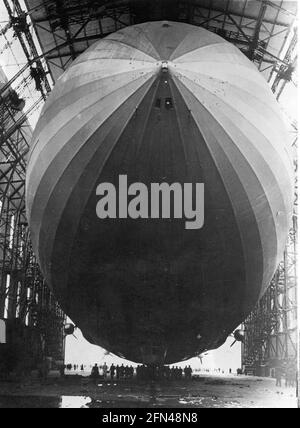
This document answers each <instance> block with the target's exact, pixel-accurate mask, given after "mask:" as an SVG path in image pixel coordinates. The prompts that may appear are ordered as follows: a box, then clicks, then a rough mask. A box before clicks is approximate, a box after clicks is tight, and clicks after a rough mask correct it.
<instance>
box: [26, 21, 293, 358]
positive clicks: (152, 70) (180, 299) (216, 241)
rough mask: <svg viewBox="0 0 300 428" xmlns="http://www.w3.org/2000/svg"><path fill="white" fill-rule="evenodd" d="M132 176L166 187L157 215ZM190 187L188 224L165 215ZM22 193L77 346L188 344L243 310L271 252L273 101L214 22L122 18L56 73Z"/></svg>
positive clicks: (278, 166) (208, 338) (279, 187)
mask: <svg viewBox="0 0 300 428" xmlns="http://www.w3.org/2000/svg"><path fill="white" fill-rule="evenodd" d="M120 177H121V178H122V180H123V181H121V182H120ZM125 179H126V183H127V185H126V186H125V187H124V186H123V188H122V189H120V186H121V185H122V183H123V184H124V182H125V181H124V180H125ZM120 183H121V184H120ZM137 183H138V186H137V187H139V186H142V185H143V186H145V187H143V188H144V189H148V190H151V188H152V187H151V186H153V185H154V184H156V185H164V186H165V189H167V187H166V186H167V185H168V186H169V189H170V192H169V195H168V193H165V194H164V197H168V196H169V201H170V210H169V214H170V215H169V216H163V215H156V216H155V215H154V216H153V215H150V214H151V212H150V211H151V197H152V196H150V193H148V198H149V200H148V205H146V206H145V205H143V210H142V209H141V206H140V207H139V206H138V205H139V203H138V201H137V200H136V198H138V197H140V205H141V204H142V199H143V198H142V197H141V194H138V192H136V193H135V192H134V190H133V189H137V187H136V184H137ZM103 184H104V188H102V187H101V185H103ZM188 184H190V185H192V186H194V187H193V191H191V192H190V197H194V200H195V198H196V197H197V190H195V189H197V187H196V185H197V184H201V185H202V187H201V189H202V196H203V198H202V199H201V200H202V205H203V207H204V208H203V207H202V208H203V209H204V211H203V215H204V218H203V222H199V224H201V227H197V228H196V227H195V228H186V227H185V224H186V221H187V219H186V218H185V216H184V215H182V216H181V217H180V215H177V216H176V215H175V209H174V205H172V203H173V202H174V200H175V193H176V192H175V190H174V189H175V188H176V189H180V188H181V189H185V187H184V186H185V185H188ZM99 186H100V187H99ZM105 186H107V188H106V191H105ZM139 188H140V189H141V187H139ZM99 189H100V190H99ZM109 189H110V190H111V192H112V194H111V195H113V196H114V200H113V202H111V199H109V198H110V197H108V194H109ZM114 189H115V192H114ZM130 189H131V191H130ZM120 195H123V196H122V198H121V197H120ZM181 196H182V199H181V200H180V199H178V201H179V202H178V201H177V202H178V203H179V205H180V204H181V203H182V208H183V205H184V195H183V194H182V195H181ZM105 197H106V198H107V201H106V202H105V203H103V204H102V209H103V210H102V214H101V210H100V209H99V210H98V208H99V203H100V204H101V201H102V202H103V198H105ZM124 198H125V199H124ZM134 199H135V210H134V212H135V213H136V215H135V216H134V215H131V216H130V215H129V208H130V203H132V201H133V200H134ZM161 199H163V198H161ZM124 200H125V203H124ZM159 200H160V199H159ZM180 201H181V202H180ZM156 202H158V201H156ZM163 203H164V202H163V201H161V204H162V205H163ZM193 203H194V202H193ZM26 204H27V217H28V222H29V226H30V231H31V239H32V245H33V248H34V251H35V254H36V255H37V258H38V260H39V264H40V268H41V271H42V273H43V275H44V277H45V280H46V282H47V284H48V285H49V287H50V288H51V289H52V290H53V292H54V293H55V296H56V297H57V299H58V301H59V302H60V304H61V307H62V308H63V310H64V311H65V313H66V314H67V315H68V316H69V317H70V318H71V319H72V320H73V321H74V323H76V326H77V327H78V328H80V329H81V331H82V332H83V335H84V337H85V338H86V339H87V340H88V341H89V342H90V343H92V344H95V345H99V346H101V347H103V348H105V349H106V350H108V351H109V352H111V353H113V354H115V355H117V356H120V357H122V358H126V359H128V360H131V361H134V362H137V363H144V364H171V363H175V362H179V361H184V360H187V359H189V358H192V357H194V356H198V355H200V354H202V353H203V352H205V351H207V350H210V349H215V348H218V347H220V346H221V345H222V344H223V343H224V342H225V341H226V339H227V337H228V335H229V334H230V333H231V332H232V331H233V330H234V329H235V328H236V327H237V326H239V325H240V323H241V322H243V320H245V318H246V317H247V316H248V314H249V313H250V312H251V310H252V309H253V307H254V306H255V304H256V303H257V301H258V300H259V298H260V297H261V296H262V295H263V294H264V292H265V290H266V288H267V287H268V285H269V283H270V281H271V279H272V277H273V275H274V272H275V271H276V268H277V266H278V264H279V262H280V260H281V257H282V255H283V251H284V246H285V242H286V238H287V234H288V230H289V226H290V218H291V213H292V205H293V167H292V156H291V153H290V149H289V137H288V134H287V131H286V128H285V124H284V120H283V117H282V114H281V111H280V109H279V106H278V104H277V101H276V100H275V98H274V96H273V94H272V92H271V90H270V88H269V86H268V84H267V83H266V81H265V79H264V78H263V77H262V75H261V74H260V73H259V72H258V70H257V69H256V67H255V66H254V64H253V63H251V62H250V61H249V60H248V58H247V57H246V56H245V55H244V54H243V53H242V52H240V51H239V50H238V49H237V48H236V47H235V46H234V45H232V44H230V43H229V42H227V41H225V40H224V39H223V38H221V37H219V36H218V35H216V34H214V33H212V32H209V31H207V30H205V29H203V28H199V27H196V26H192V25H188V24H185V23H178V22H169V21H159V22H150V23H144V24H139V25H134V26H131V27H127V28H124V29H122V30H120V31H117V32H115V33H113V34H111V35H109V36H108V37H106V38H104V39H102V40H99V41H97V42H96V43H95V44H93V45H92V46H91V47H90V48H89V49H88V50H87V51H85V52H84V53H83V54H82V55H81V56H79V57H78V58H77V59H76V60H75V61H74V62H73V64H72V65H71V66H70V67H69V68H68V70H67V71H66V72H65V73H64V74H63V75H62V76H61V78H60V79H59V80H58V81H57V83H56V85H55V87H54V89H53V91H52V93H51V95H50V96H49V98H48V100H47V102H46V103H45V106H44V108H43V110H42V113H41V116H40V118H39V121H38V123H37V126H36V129H35V131H34V135H33V138H32V143H31V151H30V155H29V161H28V168H27V179H26ZM111 204H112V205H111ZM149 205H150V207H149ZM97 207H98V208H97ZM147 207H148V211H147ZM172 207H173V208H172ZM177 209H179V208H178V206H177ZM105 210H106V211H107V215H106V216H105V215H103V211H104V212H105ZM142 211H143V213H144V214H143V215H142V214H141V212H142ZM154 211H155V210H154ZM161 211H162V209H161V207H158V210H156V214H159V213H161ZM179 211H180V209H179ZM99 212H100V214H99ZM97 213H98V214H99V215H97ZM139 213H140V215H139ZM109 214H111V215H109ZM183 214H184V213H183Z"/></svg>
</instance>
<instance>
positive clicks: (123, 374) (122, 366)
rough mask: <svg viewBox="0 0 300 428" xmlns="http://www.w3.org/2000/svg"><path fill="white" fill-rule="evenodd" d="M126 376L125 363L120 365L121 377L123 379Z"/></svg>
mask: <svg viewBox="0 0 300 428" xmlns="http://www.w3.org/2000/svg"><path fill="white" fill-rule="evenodd" d="M124 376H125V367H124V364H122V365H121V367H120V379H123V378H124Z"/></svg>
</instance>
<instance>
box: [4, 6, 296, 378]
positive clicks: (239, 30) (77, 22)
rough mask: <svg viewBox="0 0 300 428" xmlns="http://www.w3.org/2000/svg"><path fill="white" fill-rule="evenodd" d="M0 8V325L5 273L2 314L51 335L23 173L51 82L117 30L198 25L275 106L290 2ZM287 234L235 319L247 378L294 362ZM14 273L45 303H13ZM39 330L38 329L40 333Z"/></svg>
mask: <svg viewBox="0 0 300 428" xmlns="http://www.w3.org/2000/svg"><path fill="white" fill-rule="evenodd" d="M4 5H5V7H6V11H7V17H8V18H7V23H6V24H5V25H3V26H2V27H0V40H1V38H3V39H4V41H3V43H2V45H0V52H1V53H2V52H5V50H8V49H11V48H12V46H14V43H16V42H18V46H19V48H20V49H21V50H22V52H23V57H24V61H25V63H24V64H23V65H20V66H19V67H18V70H17V72H16V73H15V74H14V76H12V78H11V80H10V81H9V82H5V83H3V84H2V85H1V86H0V94H1V98H0V102H1V129H0V131H1V155H0V156H1V158H0V161H1V172H0V177H1V178H0V195H1V201H2V204H1V215H0V222H1V223H0V259H1V260H0V272H1V282H0V287H1V293H2V294H0V318H1V316H3V313H4V311H5V310H6V309H5V300H6V301H7V296H6V294H7V292H6V289H7V275H8V274H10V275H11V278H12V279H11V280H10V281H11V283H10V286H9V290H8V294H9V295H10V296H11V297H10V300H9V302H10V303H9V305H8V306H9V308H7V310H8V311H9V312H10V313H11V314H13V313H14V311H15V309H16V308H17V307H18V305H19V303H18V302H21V301H22V302H25V303H24V304H22V307H23V308H27V314H26V310H25V309H24V310H23V312H22V311H21V312H22V314H23V315H22V316H23V319H24V320H25V321H26V316H27V317H29V320H30V321H29V322H31V323H33V324H34V323H38V322H40V323H42V324H43V323H44V321H42V320H45V319H47V317H48V316H49V319H51V320H52V321H53V320H54V321H53V322H56V321H55V320H58V321H57V322H58V327H55V328H54V330H55V331H56V332H57V335H58V336H59V335H60V334H61V325H62V324H61V323H62V320H63V315H62V314H61V312H60V311H59V309H58V306H57V304H56V303H55V301H54V300H53V297H52V296H51V294H47V293H49V292H48V291H47V290H46V288H44V287H45V285H44V283H43V280H42V278H41V277H40V273H39V271H38V269H37V265H36V260H35V259H34V256H33V255H32V252H31V249H30V241H29V238H28V231H27V225H26V218H25V206H24V174H25V169H26V154H27V152H28V142H29V140H30V132H31V131H30V130H29V127H28V122H27V119H28V117H32V116H34V115H35V114H36V111H37V110H39V109H40V107H41V106H42V104H43V102H44V100H45V99H46V97H47V94H48V93H49V92H50V91H51V88H52V86H53V83H55V81H56V80H57V79H58V78H59V77H60V76H61V74H62V73H63V72H64V71H65V70H66V69H67V68H68V66H69V65H70V63H71V62H72V61H73V60H74V59H75V58H77V56H78V55H79V54H81V53H82V52H84V51H85V50H86V49H87V48H88V47H89V46H90V45H91V44H92V43H93V42H94V41H96V40H98V39H100V38H103V37H105V36H106V35H108V34H110V33H112V32H115V31H117V30H119V29H121V28H123V27H126V26H129V25H133V24H138V23H142V22H145V21H155V20H174V21H181V22H187V23H190V24H193V25H198V26H202V27H204V28H206V29H208V30H210V31H213V32H215V33H217V34H219V35H220V36H222V37H224V38H225V39H226V40H228V41H230V42H232V43H234V44H235V45H236V46H237V47H238V48H239V49H241V51H242V52H243V53H244V54H245V55H246V56H247V57H248V58H249V59H250V60H252V61H253V62H254V63H255V65H256V66H257V67H258V69H259V70H260V71H261V73H262V74H263V75H264V77H265V78H266V80H267V81H268V82H269V84H270V86H271V88H272V90H273V92H274V93H275V95H276V97H277V99H280V97H282V96H283V94H284V92H285V90H286V87H287V86H288V84H289V83H290V82H294V83H295V85H296V82H295V73H294V70H295V68H296V62H297V55H296V54H295V47H296V41H297V32H296V29H295V17H296V12H297V2H295V1H284V0H275V1H269V0H93V1H90V0H81V1H79V0H4ZM28 85H29V86H31V87H32V88H33V89H32V91H31V93H33V94H34V96H33V97H30V100H28V101H26V106H25V108H22V110H21V111H16V110H14V109H12V107H11V105H9V102H8V101H9V100H11V98H7V96H8V92H7V91H9V88H13V89H14V90H15V93H16V94H17V97H19V99H20V100H22V96H23V92H22V91H24V88H26V87H27V86H28ZM15 101H16V100H15ZM10 102H11V101H10ZM17 104H18V103H17ZM23 111H24V113H23ZM291 130H292V131H291V135H292V144H293V145H294V146H296V141H297V130H296V124H295V123H292V125H291ZM295 165H296V161H295ZM12 218H14V227H12V220H11V219H12ZM12 230H13V232H12ZM12 235H13V237H12ZM296 236H297V217H296V211H295V215H294V219H293V228H292V229H291V233H290V238H289V243H288V245H287V247H286V251H285V255H284V259H283V261H282V263H281V264H280V266H279V268H278V271H277V273H276V275H275V277H274V279H273V281H272V283H271V285H270V287H269V289H268V291H267V293H266V294H265V296H263V298H262V299H261V301H260V302H259V304H258V305H257V307H256V308H255V310H254V311H253V313H252V314H251V315H250V317H249V318H248V319H247V320H246V322H245V331H246V338H245V344H244V346H243V364H244V365H247V366H248V367H250V366H251V368H252V371H254V368H255V367H258V366H259V367H261V366H263V365H265V364H267V363H268V362H269V366H270V367H271V366H272V365H273V366H274V364H275V363H276V361H278V360H280V361H283V360H289V359H294V358H295V355H296V343H297V340H296V327H295V326H296V249H295V248H296V247H295V245H296ZM30 272H31V273H30ZM18 275H20V276H21V277H22V278H23V282H22V284H23V283H24V284H25V283H26V281H28V282H29V283H30V284H31V285H30V286H27V285H24V290H26V289H27V290H28V289H30V290H31V291H30V293H32V294H31V296H34V295H39V296H40V295H44V296H46V295H47V296H48V297H45V299H46V300H47V302H48V303H47V304H46V305H45V306H44V305H43V304H42V303H41V299H40V298H38V302H34V298H33V297H30V298H29V299H28V298H26V297H25V294H26V291H24V290H23V291H22V292H21V294H22V293H23V294H22V296H23V297H22V298H21V297H18V295H19V294H18V291H17V289H18V285H17V284H18V281H19V279H16V278H19V276H18ZM24 281H25V282H24ZM35 290H39V291H38V292H37V291H35ZM24 293H25V294H24ZM43 293H44V294H43ZM1 296H2V297H1ZM18 299H19V300H18ZM29 302H31V303H29ZM49 302H50V303H49ZM28 308H31V309H30V310H29V315H28ZM32 308H34V309H32ZM43 308H47V310H49V313H48V315H47V316H46V314H44V315H42V314H41V312H43ZM34 313H36V314H37V315H34ZM49 314H52V315H53V316H52V315H49ZM55 314H56V315H55ZM49 322H50V324H51V321H49ZM45 325H46V324H45ZM43 328H44V327H41V329H42V330H43ZM60 338H61V336H60Z"/></svg>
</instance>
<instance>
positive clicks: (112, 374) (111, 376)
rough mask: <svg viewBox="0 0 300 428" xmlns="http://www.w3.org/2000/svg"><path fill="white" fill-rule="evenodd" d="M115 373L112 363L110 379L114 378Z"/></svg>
mask: <svg viewBox="0 0 300 428" xmlns="http://www.w3.org/2000/svg"><path fill="white" fill-rule="evenodd" d="M115 373H116V367H115V366H114V365H113V364H112V365H111V366H110V378H111V380H114V377H115Z"/></svg>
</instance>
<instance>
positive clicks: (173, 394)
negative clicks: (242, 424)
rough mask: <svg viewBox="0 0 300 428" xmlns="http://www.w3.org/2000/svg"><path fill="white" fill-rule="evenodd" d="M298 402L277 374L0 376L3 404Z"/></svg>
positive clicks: (205, 405) (226, 405)
mask: <svg viewBox="0 0 300 428" xmlns="http://www.w3.org/2000/svg"><path fill="white" fill-rule="evenodd" d="M137 407H141V408H159V407H165V408H184V407H188V408H193V407H194V408H195V407H196V408H213V407H215V408H251V407H252V408H295V407H297V401H296V392H295V390H294V389H292V388H285V387H284V386H283V387H282V388H278V387H276V386H275V381H274V380H273V379H266V378H256V377H249V376H248V377H245V376H231V377H229V376H227V377H221V376H205V375H203V376H201V377H200V378H196V379H193V380H192V381H184V380H182V381H170V382H166V381H165V382H155V383H151V382H150V383H146V382H138V381H120V382H109V381H108V382H107V383H104V382H101V381H98V382H97V384H94V383H93V382H92V381H91V380H90V379H88V378H82V377H79V376H68V377H67V378H66V379H64V380H61V379H50V380H48V381H47V383H46V384H41V383H40V382H38V381H27V382H24V383H22V384H16V383H4V382H0V408H137Z"/></svg>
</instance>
